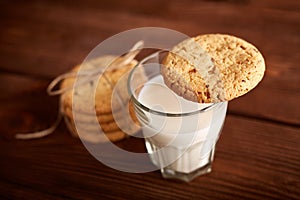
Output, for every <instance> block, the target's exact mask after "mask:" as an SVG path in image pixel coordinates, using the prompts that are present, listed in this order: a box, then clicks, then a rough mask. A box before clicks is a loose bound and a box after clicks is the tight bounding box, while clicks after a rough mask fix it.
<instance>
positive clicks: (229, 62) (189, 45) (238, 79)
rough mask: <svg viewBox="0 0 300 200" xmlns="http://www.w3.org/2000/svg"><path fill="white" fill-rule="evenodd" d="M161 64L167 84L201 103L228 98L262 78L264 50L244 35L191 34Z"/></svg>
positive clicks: (237, 94)
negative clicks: (190, 36) (241, 36)
mask: <svg viewBox="0 0 300 200" xmlns="http://www.w3.org/2000/svg"><path fill="white" fill-rule="evenodd" d="M171 52H172V53H169V54H168V55H167V56H166V58H165V60H164V62H163V65H164V66H163V67H162V68H161V72H162V75H163V77H164V81H165V83H166V85H167V86H168V87H169V88H170V89H172V90H173V91H174V92H176V93H177V94H178V95H180V96H183V97H184V98H186V99H188V100H192V101H196V102H200V103H211V102H220V101H229V100H232V99H234V98H236V97H239V96H242V95H244V94H246V93H247V92H249V91H250V90H252V89H253V88H254V87H255V86H256V85H257V84H258V83H259V82H260V81H261V80H262V78H263V75H264V71H265V62H264V58H263V56H262V54H261V53H260V52H259V51H258V49H257V48H256V47H255V46H253V45H252V44H250V43H248V42H246V41H245V40H243V39H240V38H237V37H235V36H231V35H225V34H207V35H199V36H197V37H194V38H189V39H187V40H185V41H183V42H181V43H179V44H178V45H176V46H175V47H174V48H173V49H172V50H171Z"/></svg>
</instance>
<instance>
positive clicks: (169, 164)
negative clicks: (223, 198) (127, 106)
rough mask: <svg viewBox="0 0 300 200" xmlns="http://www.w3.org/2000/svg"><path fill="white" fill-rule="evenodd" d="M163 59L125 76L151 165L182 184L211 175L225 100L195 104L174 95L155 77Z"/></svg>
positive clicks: (151, 60) (142, 64)
mask: <svg viewBox="0 0 300 200" xmlns="http://www.w3.org/2000/svg"><path fill="white" fill-rule="evenodd" d="M164 55H166V54H165V52H158V53H154V54H152V55H150V56H148V57H147V58H145V59H143V60H142V61H141V62H140V63H139V64H138V65H137V66H136V67H135V68H134V69H133V70H132V71H131V73H130V75H129V78H128V90H129V94H130V95H131V102H132V104H133V107H134V112H135V115H136V118H137V120H138V122H139V124H140V125H141V127H142V132H143V137H144V138H145V144H146V148H147V151H148V154H149V157H150V159H151V161H152V163H153V164H154V165H156V166H157V167H158V168H159V169H160V170H161V173H162V176H163V177H164V178H174V179H180V180H183V181H186V182H188V181H191V180H192V179H194V178H195V177H197V176H199V175H203V174H206V173H209V172H210V171H211V165H212V161H213V158H214V151H215V145H216V142H217V140H218V137H219V135H220V132H221V129H222V126H223V123H224V120H225V116H226V110H227V102H220V103H214V104H212V103H211V104H200V103H195V102H192V101H188V100H185V99H183V98H182V97H180V96H178V95H176V94H175V93H174V92H173V91H172V90H170V89H169V88H168V87H167V86H166V85H165V84H164V81H163V77H162V75H161V74H160V67H161V64H160V63H161V62H160V58H162V57H164ZM141 71H144V72H145V74H146V76H147V79H145V80H144V81H142V82H141V81H140V73H141Z"/></svg>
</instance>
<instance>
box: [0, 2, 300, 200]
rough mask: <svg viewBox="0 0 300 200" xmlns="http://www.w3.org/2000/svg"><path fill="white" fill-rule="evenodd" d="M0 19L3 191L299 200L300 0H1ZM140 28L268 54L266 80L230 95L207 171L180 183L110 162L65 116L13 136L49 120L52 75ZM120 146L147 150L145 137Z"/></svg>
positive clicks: (44, 195) (2, 195)
mask: <svg viewBox="0 0 300 200" xmlns="http://www.w3.org/2000/svg"><path fill="white" fill-rule="evenodd" d="M58 2H59V3H58ZM0 15H1V17H0V22H1V30H0V40H1V42H0V72H1V74H0V91H1V93H0V102H1V104H0V110H1V112H0V116H1V120H0V130H1V131H0V134H1V139H0V149H1V150H0V199H300V128H299V125H300V108H299V107H300V106H299V99H300V81H299V80H300V68H299V63H300V54H299V48H300V1H298V0H294V1H293V0H285V1H282V0H260V1H254V0H241V1H238V0H229V1H225V0H224V1H223V0H212V1H209V0H207V1H193V0H187V1H180V0H174V1H161V0H154V1H137V0H127V1H122V0H110V1H108V2H101V1H96V0H88V1H82V0H81V1H76V2H74V3H73V2H72V1H67V0H63V1H55V2H54V1H50V0H49V1H9V0H4V1H1V2H0ZM143 26H158V27H165V28H170V29H174V30H177V31H180V32H183V33H185V34H187V35H190V36H194V35H197V34H204V33H216V32H220V33H229V34H234V35H237V36H240V37H242V38H246V39H247V40H248V41H251V42H252V43H253V44H255V45H256V46H257V47H258V48H259V49H260V50H261V51H262V52H263V54H264V56H265V59H266V64H267V71H266V75H265V77H264V79H263V81H262V82H261V83H260V84H259V86H258V87H257V88H256V89H255V90H253V91H252V92H250V93H249V94H247V95H245V96H243V97H241V98H238V99H236V100H233V101H231V102H230V103H229V109H228V114H227V118H226V122H225V126H224V129H223V132H222V134H221V137H220V139H219V141H218V143H217V148H216V155H215V161H214V163H213V171H212V172H211V173H210V174H207V175H205V176H202V177H199V178H197V179H195V180H194V181H192V182H190V183H183V182H178V181H170V180H164V179H162V178H161V175H160V172H158V171H155V172H149V173H143V174H131V173H125V172H120V171H117V170H114V169H111V168H109V167H107V166H105V165H103V164H102V163H100V162H98V161H97V160H96V159H95V158H94V157H93V156H91V155H90V154H89V153H88V151H87V150H86V149H85V148H84V146H83V145H82V143H81V142H80V140H78V139H76V138H73V137H71V136H70V134H69V132H68V130H67V129H66V127H65V125H64V124H63V123H62V124H61V125H60V126H59V127H58V128H57V130H56V131H55V132H54V133H53V134H51V135H49V136H47V137H45V138H42V139H36V140H29V141H20V140H15V139H13V135H14V134H15V133H16V132H20V131H22V132H26V131H34V130H40V129H43V128H46V127H48V126H50V125H51V124H52V123H54V121H55V118H56V115H57V108H58V97H49V96H47V94H46V87H47V85H48V84H49V83H50V81H51V80H52V79H53V78H54V77H56V76H58V75H59V74H61V73H64V72H66V71H68V70H69V69H71V68H72V67H73V66H74V65H76V64H78V63H80V62H82V60H83V59H84V58H85V57H86V55H87V54H88V53H89V52H90V51H91V50H92V49H93V48H94V47H95V46H96V45H97V44H99V43H100V42H101V41H103V40H105V39H106V38H108V37H110V36H112V35H114V34H117V33H119V32H121V31H125V30H128V29H131V28H137V27H143ZM118 145H119V146H121V147H124V148H125V147H127V148H129V149H130V148H132V150H135V151H143V150H144V145H143V140H142V139H136V138H130V139H127V140H123V141H121V142H119V143H118Z"/></svg>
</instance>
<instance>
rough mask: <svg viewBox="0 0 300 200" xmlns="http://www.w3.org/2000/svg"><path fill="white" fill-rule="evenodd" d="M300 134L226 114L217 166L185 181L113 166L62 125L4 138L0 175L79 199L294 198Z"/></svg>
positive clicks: (299, 176)
mask: <svg viewBox="0 0 300 200" xmlns="http://www.w3.org/2000/svg"><path fill="white" fill-rule="evenodd" d="M299 133H300V131H299V129H296V128H290V127H283V126H278V125H276V124H272V123H262V122H260V121H253V120H248V119H241V118H236V117H232V116H228V117H227V119H226V123H225V127H224V130H223V133H222V135H221V138H220V140H219V142H218V144H217V151H216V157H215V161H214V165H213V172H212V173H210V174H208V175H206V176H203V177H199V178H197V179H196V180H194V181H193V182H191V183H188V184H187V183H181V182H176V181H169V180H163V179H162V178H161V176H160V173H159V172H151V173H145V174H130V173H125V172H119V171H116V170H114V169H110V168H108V167H106V166H104V165H103V164H101V163H100V162H98V161H97V160H95V159H94V158H93V157H92V156H91V155H90V154H89V153H88V152H87V151H86V150H85V149H84V147H83V145H82V144H81V142H80V141H79V140H78V139H76V138H72V137H71V136H70V135H69V133H68V132H67V130H66V129H65V127H63V126H61V127H60V128H59V129H58V130H57V131H56V132H55V133H54V134H53V135H50V136H48V137H47V138H44V139H39V140H31V141H9V142H7V141H3V140H0V147H1V151H0V162H1V166H0V168H1V170H0V177H1V178H0V179H1V180H9V184H12V185H14V184H16V185H18V187H28V188H31V189H30V190H34V191H36V192H40V193H44V194H45V195H48V194H49V195H54V196H58V197H68V198H76V199H94V198H108V199H127V197H128V198H129V197H130V198H138V199H148V198H150V197H151V198H152V199H162V198H166V199H199V198H203V199H212V198H213V199H214V198H219V199H220V198H222V199H224V198H228V199H232V198H235V199H276V198H280V199H297V198H299V197H300V191H299V186H300V182H299V180H300V174H299V170H300V159H299V153H300V149H299V141H300V137H299ZM126 143H127V144H131V145H127V144H126ZM142 143H143V141H142V140H140V139H128V140H125V141H122V142H120V144H119V146H122V145H127V146H128V147H129V146H131V148H132V150H134V149H136V148H141V144H142ZM5 184H8V183H5ZM18 187H16V189H15V190H16V191H12V192H13V195H14V196H15V197H17V198H18V197H22V195H23V193H22V192H18ZM6 190H7V189H1V188H0V191H1V192H0V194H3V193H5V194H6V195H9V194H7V193H6V192H5V191H6ZM10 190H12V189H10ZM11 197H12V195H11Z"/></svg>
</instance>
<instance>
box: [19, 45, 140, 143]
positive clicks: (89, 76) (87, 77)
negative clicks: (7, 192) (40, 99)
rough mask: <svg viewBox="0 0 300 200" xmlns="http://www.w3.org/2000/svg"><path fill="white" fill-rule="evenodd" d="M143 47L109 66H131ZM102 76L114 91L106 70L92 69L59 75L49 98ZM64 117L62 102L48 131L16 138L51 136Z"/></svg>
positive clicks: (49, 92) (119, 58) (49, 86)
mask: <svg viewBox="0 0 300 200" xmlns="http://www.w3.org/2000/svg"><path fill="white" fill-rule="evenodd" d="M143 46H144V42H143V41H139V42H137V43H136V44H135V45H134V46H133V47H132V48H131V49H130V50H129V52H128V53H127V54H125V55H124V56H122V57H118V58H117V59H115V60H114V61H113V62H112V63H110V64H109V66H113V67H117V68H120V67H122V66H125V65H127V64H129V63H130V62H132V61H133V59H134V58H135V57H136V56H137V55H138V54H139V53H140V51H141V50H142V47H143ZM85 64H91V65H93V64H92V63H91V62H90V63H85ZM101 74H102V75H103V76H104V78H105V79H106V81H107V82H108V83H109V85H110V87H111V88H112V89H113V87H114V86H113V85H112V84H111V83H110V81H109V80H108V78H107V76H106V75H105V73H104V68H102V67H101V68H97V67H96V68H95V69H92V70H81V71H80V72H75V71H73V72H67V73H64V74H61V75H59V76H58V77H56V78H55V79H54V80H53V81H51V83H50V84H49V85H48V87H47V93H48V95H49V96H56V95H62V94H64V93H66V92H68V91H70V90H72V89H75V88H77V87H79V86H82V85H85V84H87V83H89V82H91V81H92V80H95V79H97V78H98V77H99V75H101ZM81 76H82V78H80V80H78V81H77V82H76V84H73V86H70V87H66V88H59V89H57V90H55V89H54V88H55V87H56V86H57V85H58V84H59V83H60V82H61V81H63V80H65V79H67V78H76V77H81ZM117 96H118V98H119V100H120V99H122V98H121V97H120V95H119V94H118V93H117ZM122 104H124V102H122ZM62 117H63V113H62V108H61V102H60V104H59V111H58V116H57V118H56V121H55V122H54V124H53V125H51V126H50V127H49V128H47V129H44V130H41V131H35V132H31V133H17V134H16V135H15V138H16V139H22V140H27V139H36V138H42V137H45V136H47V135H50V134H51V133H53V132H54V131H55V130H56V128H57V127H58V125H59V124H60V122H61V120H62Z"/></svg>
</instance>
